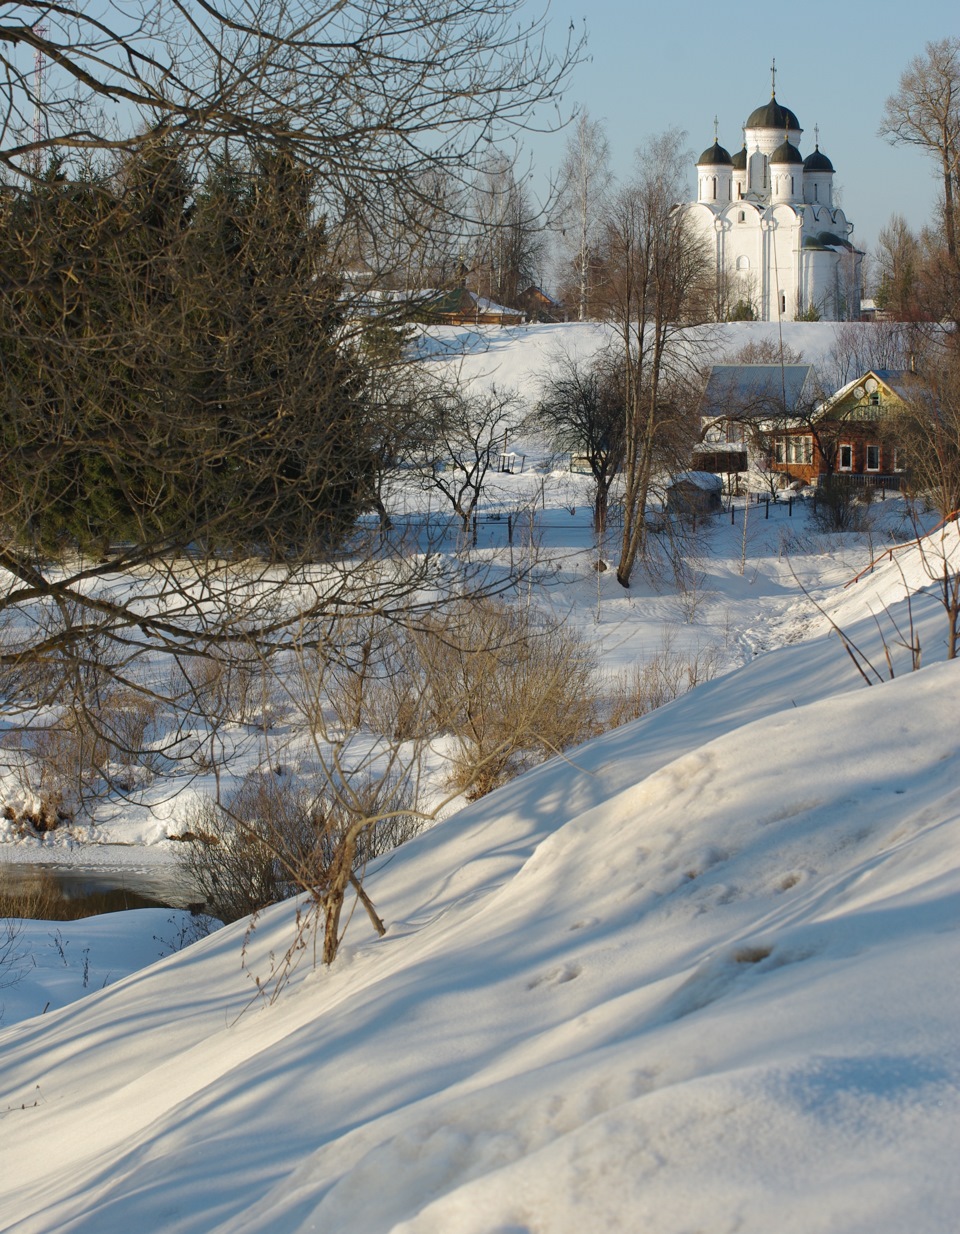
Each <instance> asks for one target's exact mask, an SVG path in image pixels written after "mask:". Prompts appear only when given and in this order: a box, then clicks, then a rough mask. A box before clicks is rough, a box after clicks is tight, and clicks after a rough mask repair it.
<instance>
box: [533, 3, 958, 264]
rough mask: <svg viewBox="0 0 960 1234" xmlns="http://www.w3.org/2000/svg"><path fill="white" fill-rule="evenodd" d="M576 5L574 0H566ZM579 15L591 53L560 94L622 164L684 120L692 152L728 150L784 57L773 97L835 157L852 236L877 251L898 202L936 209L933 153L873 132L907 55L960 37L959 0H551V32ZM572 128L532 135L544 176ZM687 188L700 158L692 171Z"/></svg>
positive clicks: (921, 213)
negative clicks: (603, 135)
mask: <svg viewBox="0 0 960 1234" xmlns="http://www.w3.org/2000/svg"><path fill="white" fill-rule="evenodd" d="M568 4H569V0H568ZM571 19H572V20H573V21H574V22H575V23H576V24H577V25H578V26H579V25H581V24H582V23H583V22H586V28H587V31H588V35H589V42H588V48H587V54H588V57H589V60H588V62H587V63H585V64H582V65H581V66H580V67H579V68H578V69H577V70H576V72H575V74H574V76H573V80H572V82H571V85H570V88H569V89H568V91H567V96H566V102H567V103H568V104H570V103H574V102H576V103H578V104H580V105H581V106H582V107H584V108H586V110H587V111H588V112H589V113H590V116H591V117H592V118H593V119H601V120H603V121H605V123H606V127H607V133H608V136H609V140H610V146H611V152H612V155H613V164H614V170H615V172H616V173H617V174H618V175H621V176H625V175H627V174H629V171H630V166H631V162H632V157H633V151H634V149H635V148H636V147H637V145H639V144H641V143H642V142H643V141H644V139H645V138H646V137H648V136H650V135H651V134H654V133H659V132H662V131H663V130H664V129H667V128H673V127H676V128H680V129H685V130H686V132H687V135H688V136H687V142H688V144H689V146H690V149H691V150H692V152H693V157H694V160H695V159H696V157H697V155H699V154H700V152H701V151H702V150H704V149H706V147H707V146H709V145H711V144H712V142H713V118H714V115H716V116H717V117H718V119H719V125H720V128H719V136H720V142H721V144H722V145H724V146H726V148H727V149H728V150H729V151H730V152H731V153H733V152H734V151H735V150H737V149H739V147H740V144H741V132H740V126H741V124H742V122H743V121H744V120H745V119H746V117H747V116H748V115H749V113H750V112H751V111H752V110H753V109H754V108H755V107H758V106H760V105H761V104H763V103H765V102H766V101H767V99H768V98H769V97H770V63H771V59H772V58H773V57H776V64H777V98H778V99H779V101H780V102H781V103H783V104H785V105H786V106H787V107H790V108H791V109H792V110H793V111H794V112H795V113H796V115H797V117H798V118H799V120H800V124H801V126H802V127H803V130H804V132H803V136H802V138H801V142H800V149H801V152H802V153H803V154H804V155H807V154H809V153H810V151H811V150H812V149H813V147H814V125H817V124H819V126H820V148H821V150H823V152H824V153H825V154H826V155H828V156H829V158H830V159H831V161H832V162H833V165H834V167H835V168H836V171H837V175H836V179H835V184H836V186H837V187H839V188H840V190H841V204H842V206H843V209H844V211H845V212H846V214H847V216H848V218H849V219H850V220H851V221H852V222H853V223H854V225H855V228H856V230H855V231H854V240H855V241H856V242H857V244H858V246H859V247H861V248H864V247H866V248H868V249H872V248H873V246H874V244H875V242H876V238H877V234H878V232H879V230H880V228H881V227H882V226H883V225H884V224H885V223H886V222H887V220H888V219H889V217H890V215H891V214H892V213H893V212H894V211H896V212H898V213H900V214H903V215H904V216H905V217H906V219H907V220H908V222H909V223H910V225H911V226H912V227H915V228H919V227H920V226H922V225H923V224H924V223H926V222H927V221H928V220H929V219H930V216H931V214H932V212H933V208H934V202H935V198H936V183H935V180H934V176H933V171H934V166H933V163H932V162H931V161H930V160H929V159H928V158H925V157H924V156H923V155H922V154H921V153H920V152H919V151H917V150H914V149H906V148H899V149H895V148H893V147H891V146H890V145H889V144H888V143H887V141H885V140H884V139H883V138H881V137H880V136H878V134H877V130H878V127H879V125H880V122H881V119H882V116H883V109H884V103H885V101H886V99H887V97H888V95H890V94H891V93H893V92H894V91H895V90H896V88H897V84H898V81H899V78H900V74H901V73H902V72H903V70H904V69H905V68H906V66H907V64H908V63H909V61H910V60H911V59H912V58H913V57H914V56H915V55H917V54H919V53H921V52H922V51H923V49H924V45H925V44H926V43H927V42H928V41H930V40H934V39H940V38H945V37H952V36H957V35H960V9H958V7H957V3H956V0H950V2H949V3H948V2H947V0H918V2H917V3H914V4H913V5H910V4H906V3H904V2H903V0H874V2H873V3H864V2H863V0H861V2H860V3H856V2H854V3H846V4H844V3H842V0H833V2H832V3H827V2H825V0H806V2H805V3H803V4H794V5H773V4H767V5H757V4H743V3H741V4H738V5H736V6H733V5H729V4H725V5H720V4H703V3H700V2H699V0H692V2H689V0H688V2H687V3H677V2H675V0H674V2H671V0H662V2H661V3H654V4H651V3H642V2H637V0H632V2H629V0H591V3H590V5H589V7H588V8H586V10H585V11H584V10H579V11H578V10H574V9H572V8H570V7H564V5H563V0H553V5H552V16H551V22H552V24H553V26H554V29H555V33H556V35H557V37H559V36H561V35H562V33H563V31H564V30H565V29H566V27H567V26H568V25H569V23H570V21H571ZM564 142H565V137H564V136H563V135H559V136H552V137H549V138H547V137H530V139H529V140H528V143H527V149H528V152H529V154H530V155H531V157H532V158H533V160H534V164H535V169H536V180H537V182H541V181H542V180H543V179H544V178H545V172H546V169H547V168H548V167H550V166H553V167H556V166H557V165H558V164H559V162H560V160H561V158H562V154H563V146H564ZM690 183H691V191H692V186H693V168H692V166H691V175H690Z"/></svg>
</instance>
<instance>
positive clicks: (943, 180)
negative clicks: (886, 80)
mask: <svg viewBox="0 0 960 1234" xmlns="http://www.w3.org/2000/svg"><path fill="white" fill-rule="evenodd" d="M880 132H881V133H882V134H884V135H886V136H887V137H888V138H889V139H890V141H891V142H894V143H902V144H905V145H912V146H918V147H919V148H920V149H921V150H923V151H925V152H926V153H927V154H929V155H930V157H931V158H933V159H934V160H935V161H936V163H937V168H938V173H939V177H940V184H941V191H942V194H943V196H942V203H941V204H942V207H943V230H944V239H945V243H946V251H947V258H948V261H949V264H950V267H951V270H952V273H953V274H954V276H958V275H960V251H958V245H957V223H956V201H957V192H958V189H960V39H957V38H945V39H939V40H937V41H936V42H930V43H927V45H926V47H925V49H924V53H923V55H919V56H915V57H914V58H913V60H911V62H910V64H909V65H908V67H907V68H906V70H905V71H904V72H903V73H902V74H901V77H900V85H899V88H898V90H897V92H896V94H892V95H891V96H890V97H889V98H888V99H887V103H886V108H885V111H884V116H883V123H882V125H881V129H880Z"/></svg>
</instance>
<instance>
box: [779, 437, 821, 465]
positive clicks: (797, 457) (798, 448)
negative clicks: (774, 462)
mask: <svg viewBox="0 0 960 1234" xmlns="http://www.w3.org/2000/svg"><path fill="white" fill-rule="evenodd" d="M779 461H780V460H778V462H779ZM787 462H788V463H800V464H801V465H803V466H807V467H809V466H810V464H811V463H812V462H813V438H812V437H788V438H787Z"/></svg>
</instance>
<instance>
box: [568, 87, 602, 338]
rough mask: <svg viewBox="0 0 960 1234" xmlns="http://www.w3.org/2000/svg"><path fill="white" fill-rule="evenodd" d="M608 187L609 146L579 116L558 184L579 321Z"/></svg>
mask: <svg viewBox="0 0 960 1234" xmlns="http://www.w3.org/2000/svg"><path fill="white" fill-rule="evenodd" d="M612 181H613V175H612V172H611V171H610V144H609V142H608V141H607V136H606V132H605V131H604V127H603V125H602V123H601V122H600V121H599V120H591V119H590V117H589V115H588V114H587V113H586V112H585V111H584V112H581V113H580V115H579V116H578V117H577V120H576V122H575V124H574V126H573V129H572V130H571V133H570V137H569V138H568V140H567V145H566V149H565V152H564V158H563V163H562V165H561V167H560V179H559V186H560V200H559V206H560V219H561V228H562V232H561V234H562V237H563V241H564V248H565V249H566V251H567V254H568V257H569V258H570V260H571V265H572V267H573V270H574V274H575V285H576V301H577V317H578V318H579V320H580V321H584V320H585V319H586V317H587V316H588V315H589V313H590V309H591V298H592V292H593V286H592V278H593V274H594V272H595V271H596V269H597V264H598V263H597V257H598V255H599V250H600V246H601V243H602V229H603V218H604V215H605V213H606V208H607V198H608V194H609V192H610V187H611V184H612Z"/></svg>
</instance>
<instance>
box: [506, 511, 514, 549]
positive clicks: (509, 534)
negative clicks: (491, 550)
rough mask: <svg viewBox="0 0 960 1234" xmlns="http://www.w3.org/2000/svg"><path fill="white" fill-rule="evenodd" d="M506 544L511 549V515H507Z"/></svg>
mask: <svg viewBox="0 0 960 1234" xmlns="http://www.w3.org/2000/svg"><path fill="white" fill-rule="evenodd" d="M507 543H508V544H509V545H510V547H511V548H513V515H512V514H508V515H507Z"/></svg>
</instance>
